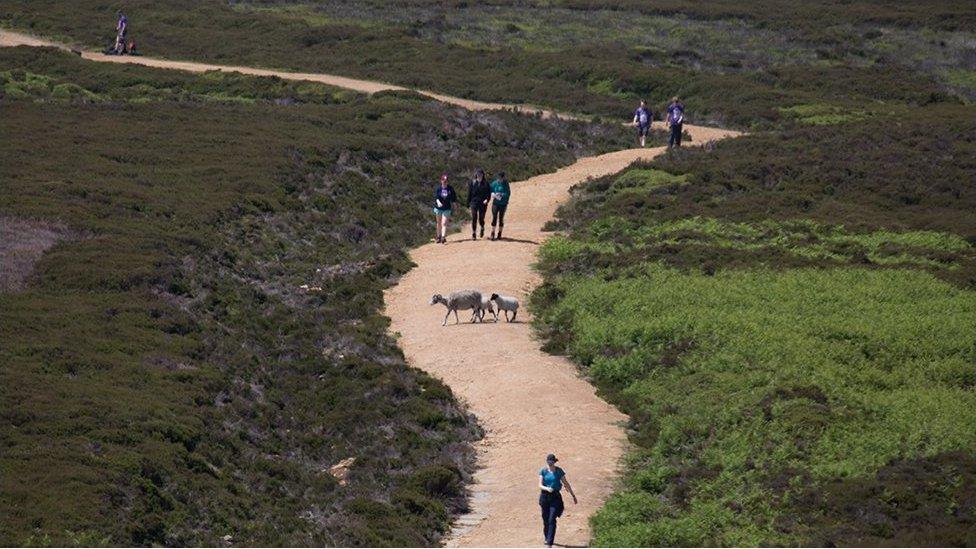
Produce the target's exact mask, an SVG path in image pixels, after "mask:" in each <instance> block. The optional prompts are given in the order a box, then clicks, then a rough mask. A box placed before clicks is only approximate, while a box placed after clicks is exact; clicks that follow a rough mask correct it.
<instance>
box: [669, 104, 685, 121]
mask: <svg viewBox="0 0 976 549" xmlns="http://www.w3.org/2000/svg"><path fill="white" fill-rule="evenodd" d="M684 121H685V106H684V105H682V104H681V103H675V104H673V105H670V106H669V107H668V122H669V123H671V124H681V123H683V122H684Z"/></svg>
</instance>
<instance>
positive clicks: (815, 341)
mask: <svg viewBox="0 0 976 549" xmlns="http://www.w3.org/2000/svg"><path fill="white" fill-rule="evenodd" d="M794 112H798V113H800V114H808V113H809V111H805V110H803V109H800V110H794ZM968 112H969V110H968V108H967V107H952V108H948V107H946V108H941V109H931V111H930V114H931V115H932V117H933V120H934V121H935V124H934V126H928V127H926V128H924V129H923V128H921V127H920V126H918V125H914V124H902V123H899V121H900V118H899V116H898V115H885V114H876V115H874V116H872V117H870V118H866V119H864V120H863V121H860V122H858V123H856V124H849V123H840V124H835V125H830V126H820V125H812V126H809V127H800V128H797V129H793V130H789V131H783V132H777V133H771V134H759V135H753V136H746V137H740V138H738V139H735V140H731V141H728V142H722V143H720V144H718V145H717V146H715V147H714V148H713V149H712V150H682V151H674V152H672V153H671V154H668V155H665V156H664V157H661V158H660V159H659V160H657V161H655V162H653V163H651V164H649V165H636V166H632V167H631V168H630V169H629V170H627V171H625V172H624V173H622V174H619V175H615V176H609V177H605V178H601V179H598V180H595V181H592V182H589V183H587V184H585V185H582V186H580V187H579V188H577V189H576V191H575V194H574V199H573V201H572V202H571V203H569V204H567V205H566V206H564V207H562V208H561V209H560V211H559V215H558V221H557V222H555V223H553V224H551V227H552V228H557V229H561V230H562V231H563V233H562V235H560V236H555V237H553V238H551V239H549V240H548V241H547V242H546V244H545V245H544V246H543V247H542V249H541V252H540V263H539V267H540V269H541V270H542V273H543V274H544V276H545V282H544V284H543V285H542V286H540V288H539V289H538V290H537V291H536V292H535V294H534V295H533V298H532V303H531V305H532V307H533V309H534V312H535V313H536V314H537V318H538V328H539V329H540V331H541V333H542V335H544V336H545V338H546V341H547V343H546V345H547V348H548V349H549V350H550V351H552V352H556V353H564V354H567V355H569V356H570V357H572V358H573V359H574V360H575V361H576V362H577V363H579V365H580V367H581V368H582V369H583V371H584V372H585V373H586V374H587V375H588V376H589V377H590V379H591V380H592V381H593V382H594V383H595V385H596V386H597V387H598V389H599V390H600V391H601V393H602V394H603V395H604V396H605V397H606V398H608V399H609V400H610V401H611V402H614V403H616V404H617V405H618V406H620V407H621V408H622V409H623V410H624V411H625V412H626V413H628V414H629V415H630V417H631V432H630V440H631V442H632V443H633V444H634V446H635V449H634V451H633V452H632V453H631V454H630V456H629V457H628V459H627V463H626V465H625V470H624V474H623V476H622V481H621V485H620V489H619V491H618V492H617V494H616V495H615V496H613V497H612V498H611V499H610V501H609V502H608V503H607V504H606V506H605V507H604V508H603V509H602V510H601V511H600V512H599V513H598V514H597V515H596V516H595V517H594V519H593V526H594V535H595V537H594V543H595V544H597V545H609V546H655V545H680V546H700V545H746V546H749V545H828V546H831V545H971V544H973V543H974V542H976V529H974V528H973V526H972V525H973V524H974V523H976V522H974V521H976V497H974V494H976V474H974V473H973V471H974V470H976V469H973V468H972V465H973V464H974V463H976V458H974V456H976V438H974V437H973V433H974V432H976V414H974V413H973V411H972V410H973V406H974V404H976V403H974V398H976V397H974V393H973V387H976V369H974V367H973V365H974V364H976V346H974V340H973V334H974V333H976V225H974V224H973V223H974V220H973V217H972V215H971V212H972V211H976V193H974V190H973V188H972V185H971V184H970V181H971V180H972V178H971V174H972V173H976V165H974V158H976V155H974V153H976V151H974V150H973V142H972V140H971V139H969V138H967V136H970V135H973V134H974V132H976V126H974V122H973V119H972V118H971V117H970V118H966V117H965V116H964V113H968ZM921 173H924V174H926V177H924V178H920V177H919V175H918V174H921Z"/></svg>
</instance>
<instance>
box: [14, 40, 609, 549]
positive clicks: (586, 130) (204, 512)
mask: <svg viewBox="0 0 976 549" xmlns="http://www.w3.org/2000/svg"><path fill="white" fill-rule="evenodd" d="M0 73H2V74H4V75H13V77H14V78H13V79H12V80H8V81H7V82H8V83H9V82H11V81H13V82H15V83H17V85H18V86H20V85H21V84H23V83H25V82H29V83H30V85H29V86H28V87H27V88H23V89H26V90H27V92H26V93H25V94H17V93H14V94H10V93H5V94H4V95H3V96H2V97H0V119H2V120H3V126H4V131H3V136H2V141H3V146H2V147H0V165H2V166H3V176H2V177H0V204H2V206H0V215H2V216H3V217H2V219H4V220H14V221H9V222H8V221H4V225H3V231H4V233H3V234H7V230H8V228H10V227H8V225H10V226H12V227H13V228H12V229H10V230H16V231H18V234H27V233H31V234H33V235H34V241H36V240H37V239H39V238H40V239H42V240H43V238H41V237H43V236H44V235H43V234H41V232H42V231H43V230H46V229H45V227H47V228H52V227H53V228H57V230H58V231H62V230H65V231H70V234H72V235H81V236H84V238H74V239H69V240H62V241H61V242H59V243H57V244H55V245H54V246H53V247H52V248H50V249H49V250H48V251H47V253H46V254H44V255H43V256H42V257H41V258H40V260H39V261H38V262H37V263H36V264H35V265H34V270H33V272H31V273H27V272H24V273H21V274H23V275H27V276H26V278H24V277H21V278H22V282H21V283H19V284H18V286H17V289H18V290H19V291H17V292H16V293H5V294H4V295H3V296H2V300H0V341H3V345H2V346H0V387H2V388H3V389H2V390H0V410H2V411H0V415H2V419H3V421H0V440H2V443H3V447H4V452H3V453H2V456H0V468H2V470H3V472H4V473H3V475H0V515H2V516H3V517H4V520H3V521H0V540H3V541H4V543H6V544H21V543H28V544H83V545H88V544H103V543H107V544H113V545H128V544H135V545H154V544H167V545H197V544H203V545H216V544H220V543H223V542H224V536H230V537H229V538H227V539H228V540H230V541H229V542H230V543H234V544H248V545H269V544H275V545H277V544H284V545H374V546H375V545H430V544H433V543H435V542H436V540H437V539H438V538H439V536H440V535H441V534H442V533H443V532H444V531H445V528H446V527H447V524H448V519H449V517H450V515H451V514H453V513H456V512H458V511H459V510H461V509H463V508H464V506H465V501H464V493H463V481H464V480H465V479H466V478H467V477H468V474H469V472H470V468H471V450H470V447H469V445H468V444H467V443H468V442H469V441H471V440H472V439H473V438H475V437H477V436H478V430H477V427H476V425H475V424H474V423H473V420H472V418H470V417H469V416H468V415H467V414H466V413H465V412H463V411H462V410H461V409H460V408H459V407H458V405H457V404H456V403H455V401H454V399H453V396H452V394H451V391H450V390H449V389H448V388H447V387H445V386H444V385H442V384H441V383H440V382H438V381H437V380H434V379H431V378H429V377H427V376H426V375H424V374H422V373H420V372H419V371H416V370H412V369H410V368H408V367H407V366H406V364H405V363H404V360H403V357H402V355H401V354H400V352H399V350H398V349H397V348H396V346H395V341H394V340H393V339H392V338H390V337H389V336H388V335H387V334H386V329H387V326H388V321H387V320H386V319H385V318H384V317H382V316H381V315H380V314H379V309H380V307H381V305H382V294H381V292H382V290H383V289H384V288H385V287H387V286H388V285H389V284H390V283H391V282H392V281H393V280H395V278H396V277H397V276H398V275H399V274H400V273H402V272H403V271H404V270H405V269H407V268H408V267H409V265H408V261H407V259H406V256H405V254H404V250H405V249H406V248H408V247H410V246H414V245H416V244H418V243H420V242H422V241H423V240H424V238H425V236H426V235H427V231H428V229H429V226H428V225H429V224H430V223H431V222H432V220H431V219H430V213H429V207H428V196H429V192H430V188H431V187H432V185H433V183H432V181H431V177H433V176H435V175H436V174H438V173H440V172H442V171H447V172H449V173H454V174H458V176H459V177H460V176H461V175H463V174H467V173H469V172H470V170H471V169H472V168H473V167H474V166H477V165H483V166H485V167H486V168H488V169H489V170H493V169H502V168H504V169H506V170H507V171H508V172H509V173H511V174H513V176H514V177H518V178H522V177H528V176H530V175H532V174H535V173H538V172H540V171H544V170H551V169H553V168H555V167H557V166H558V165H561V164H566V163H569V162H571V161H572V160H573V159H574V158H575V156H576V155H578V154H583V153H591V152H598V151H602V150H606V149H616V148H619V147H620V146H621V145H622V140H625V139H627V138H626V137H625V134H624V132H622V131H621V130H620V129H619V128H616V127H601V126H594V125H587V126H584V125H582V124H580V123H569V122H561V121H541V120H537V119H534V118H531V117H520V116H517V115H514V114H510V113H470V112H465V111H461V110H458V109H452V108H448V107H445V106H443V105H441V104H438V103H435V102H431V101H426V100H423V99H421V98H420V97H418V96H416V95H413V94H409V93H400V94H379V95H376V96H373V97H365V96H359V95H351V94H341V93H340V92H338V91H337V90H334V89H331V88H325V87H322V86H313V85H304V84H284V83H282V82H280V81H279V80H277V79H256V78H245V77H240V76H234V75H219V76H215V75H198V76H188V75H185V74H180V73H173V72H168V71H158V70H153V69H147V68H141V67H123V66H103V65H93V64H91V63H88V62H85V61H82V60H80V59H78V58H76V57H74V56H72V55H70V54H66V53H62V52H57V51H53V50H38V49H27V48H18V49H14V50H0ZM65 85H72V86H77V87H78V89H80V90H84V93H77V94H71V95H69V96H65V97H55V94H54V93H53V90H56V89H58V86H65ZM5 89H6V88H5ZM18 89H21V88H18ZM134 90H136V91H134ZM160 90H172V92H171V93H170V92H166V93H162V92H161V91H160ZM214 93H219V94H224V95H226V96H234V97H244V98H248V101H247V102H246V104H242V103H241V102H239V101H217V102H214V101H210V100H209V99H207V98H206V97H205V96H208V95H211V94H214ZM88 94H94V95H96V96H97V99H93V98H92V97H90V96H89V95H88ZM339 95H341V98H339V99H337V96H339ZM134 97H149V98H150V101H151V102H150V103H149V104H146V103H144V102H141V101H133V98H134ZM52 159H57V160H56V161H52ZM25 219H26V220H48V221H47V222H46V223H48V224H46V225H43V224H39V222H34V221H31V222H25V221H17V220H25ZM62 227H63V228H65V229H62ZM51 230H55V229H51ZM31 231H33V232H31ZM39 231H41V232H39ZM47 240H51V239H50V238H48V239H47ZM31 242H33V241H32V240H30V239H27V243H28V244H30V243H31ZM49 243H50V242H47V241H45V242H43V243H41V244H43V246H40V247H41V248H43V247H45V246H47V245H48V244H49ZM36 247H38V246H35V248H36ZM346 458H355V461H354V462H353V464H352V465H351V466H350V467H349V470H348V471H349V472H348V476H346V477H345V479H344V480H343V481H341V482H340V480H339V479H338V478H337V477H334V476H333V475H332V474H330V469H331V468H332V467H333V466H335V465H336V464H337V463H339V462H340V461H342V460H345V459H346Z"/></svg>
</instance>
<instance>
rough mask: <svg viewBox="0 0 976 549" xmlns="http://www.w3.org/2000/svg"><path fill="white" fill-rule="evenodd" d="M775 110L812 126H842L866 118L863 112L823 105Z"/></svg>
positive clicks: (866, 115)
mask: <svg viewBox="0 0 976 549" xmlns="http://www.w3.org/2000/svg"><path fill="white" fill-rule="evenodd" d="M777 110H778V111H779V112H780V113H782V114H785V115H786V116H788V117H790V118H793V119H794V120H796V121H797V122H799V123H801V124H810V125H814V126H829V125H834V124H843V123H845V122H855V121H858V120H863V119H865V118H867V117H868V113H867V112H865V111H859V110H848V109H844V108H842V107H838V106H834V105H827V104H823V103H815V104H805V105H794V106H792V107H779V108H778V109H777Z"/></svg>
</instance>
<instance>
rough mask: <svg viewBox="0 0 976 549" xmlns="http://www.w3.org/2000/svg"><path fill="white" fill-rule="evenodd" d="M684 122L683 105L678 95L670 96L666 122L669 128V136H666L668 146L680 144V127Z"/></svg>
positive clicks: (678, 145)
mask: <svg viewBox="0 0 976 549" xmlns="http://www.w3.org/2000/svg"><path fill="white" fill-rule="evenodd" d="M684 122H685V106H684V105H683V104H682V103H681V101H680V100H679V99H678V96H677V95H676V96H674V97H672V98H671V104H670V105H668V118H667V124H668V127H669V128H671V137H669V138H668V148H669V149H670V148H671V147H680V146H681V129H682V127H683V125H684Z"/></svg>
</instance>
